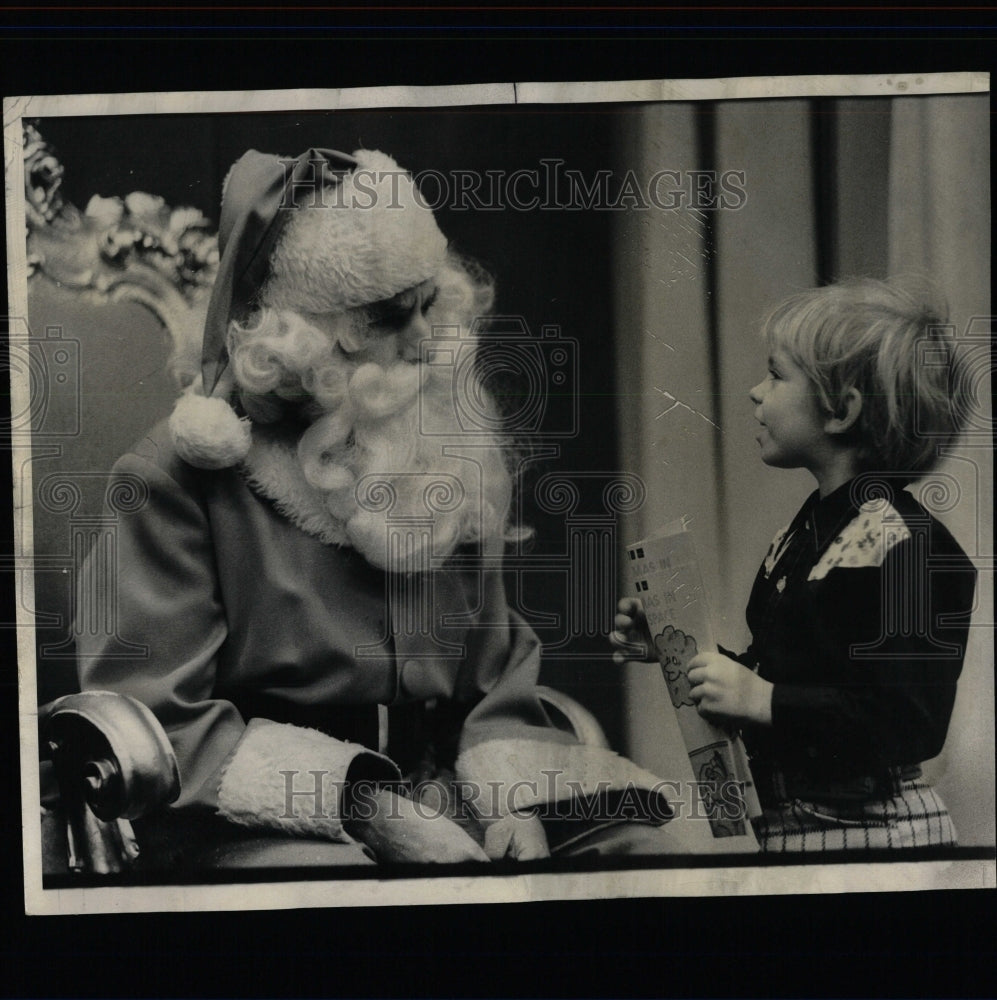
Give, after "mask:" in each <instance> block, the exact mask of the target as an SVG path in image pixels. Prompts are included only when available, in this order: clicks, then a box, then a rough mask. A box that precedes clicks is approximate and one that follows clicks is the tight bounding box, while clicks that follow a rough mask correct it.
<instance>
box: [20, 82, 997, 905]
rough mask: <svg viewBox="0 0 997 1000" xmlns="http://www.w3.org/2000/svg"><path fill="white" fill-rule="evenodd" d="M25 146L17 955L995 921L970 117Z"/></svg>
mask: <svg viewBox="0 0 997 1000" xmlns="http://www.w3.org/2000/svg"><path fill="white" fill-rule="evenodd" d="M4 126H5V147H4V148H5V166H6V199H7V250H8V260H9V262H10V265H9V268H8V276H9V283H10V289H9V291H10V296H9V301H10V303H11V310H10V316H9V317H8V322H9V329H10V370H11V413H10V419H9V423H8V426H9V431H10V439H11V454H12V458H13V471H14V487H15V497H14V505H13V517H14V538H15V553H14V567H13V568H14V569H15V571H16V572H15V578H16V584H17V612H16V613H17V621H16V626H17V628H18V651H19V662H18V677H19V685H20V689H19V698H20V709H21V711H20V720H21V733H20V736H21V749H22V758H21V771H22V798H23V803H24V806H23V809H24V815H23V826H24V831H25V832H24V858H25V894H26V895H25V899H26V906H27V908H28V912H32V913H83V912H105V911H108V910H115V911H118V912H121V911H128V910H134V911H142V910H175V909H229V908H239V909H248V908H271V907H274V908H285V907H300V906H337V905H340V906H358V905H364V906H367V905H398V904H405V903H447V902H451V903H453V902H463V903H467V902H478V901H480V902H486V901H529V900H555V899H575V898H607V897H636V896H668V895H712V896H722V895H728V894H783V893H796V892H805V893H810V892H848V891H864V892H865V891H872V890H894V891H895V890H906V889H919V888H925V889H930V888H960V887H980V886H986V885H990V886H993V885H994V877H995V866H994V849H995V814H994V711H993V699H994V678H993V525H992V509H993V461H992V460H993V451H992V447H993V424H992V412H991V403H990V377H991V373H992V355H991V337H992V318H991V316H990V198H989V176H990V151H989V79H988V78H987V76H986V75H985V74H970V73H967V74H946V75H938V76H931V75H925V76H919V77H916V79H915V78H914V77H911V78H909V79H908V78H905V77H885V76H884V77H861V78H859V77H856V78H849V77H835V78H819V77H813V78H791V77H787V78H773V79H769V80H758V79H745V80H717V81H709V80H706V81H643V82H642V81H637V82H633V83H613V84H596V83H588V84H558V85H553V84H533V85H531V84H516V85H513V84H509V85H495V86H487V87H465V88H450V89H432V88H408V89H405V88H392V89H390V90H384V91H379V90H377V89H373V90H363V91H335V92H332V91H329V92H290V91H289V92H279V91H278V92H266V93H262V92H261V93H251V92H250V93H230V94H222V93H218V94H158V95H157V94H131V95H117V96H115V95H104V96H92V97H85V96H66V97H38V98H30V97H25V98H8V99H7V100H6V101H5V110H4ZM12 624H14V623H12Z"/></svg>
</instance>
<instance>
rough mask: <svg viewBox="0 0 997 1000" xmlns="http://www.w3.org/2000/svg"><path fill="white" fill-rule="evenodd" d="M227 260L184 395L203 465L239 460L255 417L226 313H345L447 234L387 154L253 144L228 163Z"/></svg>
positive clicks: (385, 293)
mask: <svg viewBox="0 0 997 1000" xmlns="http://www.w3.org/2000/svg"><path fill="white" fill-rule="evenodd" d="M218 242H219V249H220V251H221V260H220V263H219V268H218V276H217V278H216V280H215V284H214V287H213V289H212V293H211V301H210V303H209V306H208V313H207V320H206V322H205V328H204V347H203V353H202V359H201V378H200V379H197V380H195V382H194V383H193V384H192V385H191V386H190V387H189V388H188V390H187V391H186V392H185V393H184V395H183V396H181V397H180V399H179V400H178V401H177V405H176V407H175V408H174V411H173V415H172V416H171V417H170V431H171V433H172V435H173V441H174V444H175V446H176V449H177V453H178V454H179V455H180V457H181V458H183V459H184V460H185V461H186V462H188V463H189V464H191V465H194V466H197V467H198V468H201V469H221V468H226V467H227V466H230V465H235V464H237V463H238V462H241V461H242V460H243V459H244V458H245V457H246V455H247V454H248V452H249V447H250V444H251V422H250V420H249V418H248V417H242V418H240V417H239V416H238V415H237V414H236V412H235V410H233V409H232V407H231V406H230V405H229V402H228V399H229V397H230V395H231V394H232V392H233V389H234V380H233V378H232V374H231V371H230V370H228V353H227V350H226V347H225V342H226V338H227V334H228V326H229V322H230V320H232V319H238V320H243V319H245V318H246V316H248V314H249V313H250V312H251V311H252V309H253V308H254V307H256V306H270V307H272V308H275V309H291V310H295V311H298V312H305V313H325V314H331V313H341V312H344V311H345V310H347V309H353V308H355V307H357V306H362V305H367V304H369V303H372V302H379V301H382V300H384V299H389V298H391V297H392V296H393V295H397V294H398V293H399V292H403V291H405V290H406V289H408V288H412V287H414V286H415V285H418V284H420V283H421V282H423V281H425V280H426V279H427V278H431V277H432V276H433V275H434V274H436V273H438V271H439V269H440V266H441V265H442V263H443V260H444V257H445V254H446V248H447V242H446V238H445V237H444V236H443V234H442V233H441V232H440V230H439V227H438V226H437V225H436V220H435V219H434V217H433V213H432V211H431V210H430V209H429V208H427V207H426V206H425V205H424V204H423V203H422V201H421V200H420V197H419V192H418V189H417V188H416V185H415V182H414V180H413V179H412V177H411V176H410V175H409V174H408V173H406V172H405V171H404V170H402V169H401V168H400V167H399V166H398V164H397V163H396V162H395V161H394V160H393V159H392V158H391V157H390V156H386V155H385V154H384V153H380V152H377V151H375V150H363V149H362V150H357V151H356V152H355V153H354V154H353V155H352V156H348V155H346V154H345V153H339V152H336V151H335V150H328V149H309V150H307V151H306V152H304V153H302V154H301V156H299V157H297V158H296V159H293V160H289V159H281V158H278V157H276V156H271V155H268V154H265V153H259V152H257V151H256V150H250V151H249V152H247V153H246V154H245V155H243V156H242V157H241V158H240V159H239V160H237V161H236V163H235V165H234V166H233V167H232V169H231V170H230V171H229V175H228V177H227V178H226V180H225V185H224V188H223V191H222V212H221V222H220V225H219V231H218Z"/></svg>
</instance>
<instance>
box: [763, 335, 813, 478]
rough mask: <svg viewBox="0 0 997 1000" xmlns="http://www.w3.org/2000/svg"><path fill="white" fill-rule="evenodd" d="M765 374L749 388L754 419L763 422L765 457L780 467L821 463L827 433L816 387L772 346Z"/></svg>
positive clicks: (769, 462) (794, 364)
mask: <svg viewBox="0 0 997 1000" xmlns="http://www.w3.org/2000/svg"><path fill="white" fill-rule="evenodd" d="M768 365H769V370H768V375H767V376H766V378H765V379H764V380H763V381H761V382H759V383H758V385H756V386H755V387H754V388H753V389H752V390H751V391H750V392H749V394H748V395H749V396H750V397H751V401H752V402H753V403H754V404H755V419H756V420H757V421H758V422H759V423H760V424H761V425H762V426H761V429H760V430H759V432H758V435H757V440H758V443H759V445H760V446H761V455H762V461H763V462H764V463H765V464H766V465H772V466H776V467H777V468H780V469H796V468H801V467H802V468H805V469H810V470H811V471H813V470H814V469H815V468H817V467H819V465H820V463H821V458H822V455H823V452H824V451H825V450H826V446H827V438H828V434H827V433H826V431H825V430H824V422H825V417H824V416H822V414H821V411H820V406H819V403H818V400H817V396H816V394H815V391H814V387H813V385H812V383H811V382H810V379H809V378H807V376H806V374H805V373H804V372H803V370H802V369H801V368H800V367H799V366H798V365H797V364H796V363H795V362H794V361H793V360H792V359H791V358H790V357H789V355H788V354H787V353H786V352H785V351H783V350H781V349H779V348H773V352H772V354H771V355H770V357H769V360H768Z"/></svg>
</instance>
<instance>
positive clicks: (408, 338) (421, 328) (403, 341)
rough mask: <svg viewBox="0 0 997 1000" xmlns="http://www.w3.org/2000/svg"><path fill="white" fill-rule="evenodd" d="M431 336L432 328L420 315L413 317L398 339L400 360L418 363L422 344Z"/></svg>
mask: <svg viewBox="0 0 997 1000" xmlns="http://www.w3.org/2000/svg"><path fill="white" fill-rule="evenodd" d="M432 334H433V328H432V327H431V326H430V325H429V322H428V321H427V320H426V317H425V316H423V315H422V313H418V314H417V315H416V316H413V317H412V319H411V321H410V322H409V323H408V325H407V326H406V327H405V330H404V331H403V333H402V336H401V338H400V342H399V350H398V353H399V354H400V355H401V357H402V359H403V360H405V361H418V360H419V356H420V353H421V351H422V346H421V345H422V342H423V341H424V340H428V339H429V337H431V336H432Z"/></svg>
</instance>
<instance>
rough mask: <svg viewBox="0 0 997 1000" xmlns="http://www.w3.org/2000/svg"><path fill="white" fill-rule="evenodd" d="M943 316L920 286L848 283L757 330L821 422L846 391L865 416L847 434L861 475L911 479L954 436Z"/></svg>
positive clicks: (794, 305) (795, 301)
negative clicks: (799, 383) (801, 381)
mask: <svg viewBox="0 0 997 1000" xmlns="http://www.w3.org/2000/svg"><path fill="white" fill-rule="evenodd" d="M947 322H948V307H947V306H946V304H945V303H944V301H943V300H942V299H941V298H940V297H939V296H938V293H937V291H936V290H935V289H934V288H932V287H931V285H930V284H929V283H928V282H926V281H924V280H923V279H911V278H903V279H897V278H894V279H890V280H888V281H877V280H874V279H872V278H853V279H849V280H847V281H843V282H840V283H838V284H834V285H828V286H826V287H822V288H814V289H809V290H807V291H805V292H800V293H798V294H796V295H793V296H791V297H790V298H788V299H786V300H785V301H784V302H782V303H780V304H779V305H778V306H776V307H775V309H773V310H772V312H771V313H770V314H769V315H768V317H767V318H766V320H765V322H764V324H763V327H762V330H763V334H764V336H765V338H766V340H767V341H768V343H769V346H770V348H781V349H782V350H784V351H785V352H786V353H787V354H788V355H789V356H790V357H791V358H792V359H793V361H794V362H795V363H796V364H797V365H799V367H800V368H801V369H802V370H803V371H804V372H805V373H806V375H807V376H808V378H809V379H810V381H811V383H812V384H813V386H814V389H815V395H816V397H817V402H818V404H819V406H820V407H821V408H822V409H823V410H824V412H825V413H826V414H827V415H829V416H830V415H834V414H838V413H840V412H841V410H842V406H843V404H844V401H845V397H846V396H847V394H848V392H849V391H850V390H851V389H857V390H858V391H859V392H860V393H861V394H862V410H861V412H860V414H859V418H858V420H857V421H856V423H855V425H854V427H853V428H851V429H850V431H849V434H850V436H851V438H852V439H853V440H854V443H855V444H856V446H857V456H858V460H859V465H860V467H861V468H862V470H863V471H882V472H894V473H901V474H903V473H907V474H909V477H910V479H915V478H916V477H917V476H919V475H921V474H922V473H924V472H927V471H928V470H929V469H930V468H931V467H932V466H933V465H934V464H935V462H936V461H937V459H938V454H939V447H940V446H943V445H946V444H951V443H952V442H953V441H954V440H955V438H956V437H958V434H959V430H960V421H959V418H958V416H957V415H956V412H957V407H954V406H953V405H952V402H951V400H952V397H953V395H954V394H955V392H956V391H957V386H958V381H959V380H958V374H959V372H958V367H957V364H956V360H955V356H954V350H953V343H952V337H951V330H950V328H948V327H947V326H946V324H947Z"/></svg>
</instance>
